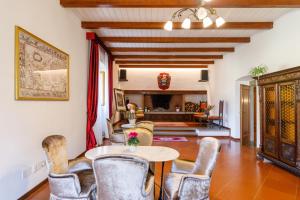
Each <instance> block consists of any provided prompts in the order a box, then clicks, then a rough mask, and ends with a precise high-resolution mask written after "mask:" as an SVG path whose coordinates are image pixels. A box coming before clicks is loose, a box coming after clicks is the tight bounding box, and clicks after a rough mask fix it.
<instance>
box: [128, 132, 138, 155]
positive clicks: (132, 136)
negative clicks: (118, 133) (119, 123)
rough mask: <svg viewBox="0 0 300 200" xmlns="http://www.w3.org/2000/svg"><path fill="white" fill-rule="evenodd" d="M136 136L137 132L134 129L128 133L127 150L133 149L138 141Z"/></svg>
mask: <svg viewBox="0 0 300 200" xmlns="http://www.w3.org/2000/svg"><path fill="white" fill-rule="evenodd" d="M137 137H138V133H137V132H135V131H132V132H130V133H129V134H128V141H127V144H128V146H129V151H132V152H133V151H135V150H136V147H137V145H138V144H139V143H140V141H139V139H138V138H137Z"/></svg>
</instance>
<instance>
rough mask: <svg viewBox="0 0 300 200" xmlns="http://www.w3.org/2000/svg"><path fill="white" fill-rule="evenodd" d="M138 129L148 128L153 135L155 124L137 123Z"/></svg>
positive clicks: (149, 122)
mask: <svg viewBox="0 0 300 200" xmlns="http://www.w3.org/2000/svg"><path fill="white" fill-rule="evenodd" d="M136 127H137V128H146V129H148V130H149V131H151V132H152V133H153V132H154V123H153V122H152V121H140V122H138V123H136Z"/></svg>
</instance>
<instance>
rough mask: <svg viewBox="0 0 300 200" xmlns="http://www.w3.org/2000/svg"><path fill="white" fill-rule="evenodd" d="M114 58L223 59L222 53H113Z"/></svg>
mask: <svg viewBox="0 0 300 200" xmlns="http://www.w3.org/2000/svg"><path fill="white" fill-rule="evenodd" d="M114 58H115V59H223V55H114Z"/></svg>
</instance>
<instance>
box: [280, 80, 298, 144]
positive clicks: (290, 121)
mask: <svg viewBox="0 0 300 200" xmlns="http://www.w3.org/2000/svg"><path fill="white" fill-rule="evenodd" d="M279 103H280V105H279V106H280V109H279V110H280V114H279V117H280V138H281V141H282V142H285V143H288V144H295V142H296V141H295V139H296V138H295V134H296V120H295V119H296V118H295V108H296V105H295V84H294V83H291V84H281V85H279Z"/></svg>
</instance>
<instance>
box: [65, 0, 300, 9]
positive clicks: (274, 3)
mask: <svg viewBox="0 0 300 200" xmlns="http://www.w3.org/2000/svg"><path fill="white" fill-rule="evenodd" d="M60 4H61V5H62V6H63V7H67V8H70V7H73V8H74V7H77V8H78V7H79V8H80V7H81V8H83V7H112V8H184V7H198V6H199V4H200V1H199V0H163V1H162V0H151V1H149V0H60ZM205 5H206V6H209V7H215V8H299V7H300V1H299V0H249V1H246V0H213V1H211V2H207V3H206V4H205Z"/></svg>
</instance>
